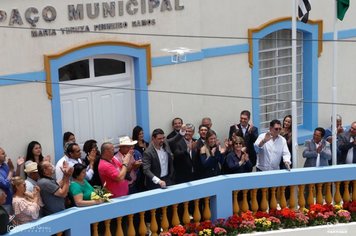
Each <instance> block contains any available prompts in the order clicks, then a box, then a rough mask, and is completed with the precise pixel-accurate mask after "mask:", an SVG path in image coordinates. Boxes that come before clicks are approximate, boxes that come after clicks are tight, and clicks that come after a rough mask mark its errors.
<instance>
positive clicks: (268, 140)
mask: <svg viewBox="0 0 356 236" xmlns="http://www.w3.org/2000/svg"><path fill="white" fill-rule="evenodd" d="M281 130H282V126H281V122H280V121H279V120H272V121H271V122H270V126H269V131H268V132H266V133H263V134H260V135H259V136H258V138H257V140H256V141H255V150H256V153H257V164H256V170H257V171H268V170H279V169H280V167H279V164H280V162H281V160H282V158H283V162H284V164H285V165H286V167H287V169H289V166H290V164H291V156H290V152H289V150H288V146H287V141H286V140H285V138H283V137H282V136H281V135H280V133H281Z"/></svg>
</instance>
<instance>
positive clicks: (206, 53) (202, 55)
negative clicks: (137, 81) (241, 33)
mask: <svg viewBox="0 0 356 236" xmlns="http://www.w3.org/2000/svg"><path fill="white" fill-rule="evenodd" d="M248 50H249V49H248V44H241V45H231V46H223V47H216V48H206V49H202V50H201V51H200V52H193V53H188V54H186V61H184V62H180V63H187V62H193V61H201V60H204V59H206V58H211V57H222V56H228V55H235V54H241V53H248ZM175 64H176V63H174V62H172V57H171V56H163V57H155V58H153V59H152V67H159V66H166V65H175Z"/></svg>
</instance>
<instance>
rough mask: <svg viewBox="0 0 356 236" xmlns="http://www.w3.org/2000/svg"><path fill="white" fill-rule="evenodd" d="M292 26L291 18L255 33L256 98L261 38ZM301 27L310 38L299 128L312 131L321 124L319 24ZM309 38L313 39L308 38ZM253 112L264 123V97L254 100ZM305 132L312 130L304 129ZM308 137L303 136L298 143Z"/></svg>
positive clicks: (254, 94)
mask: <svg viewBox="0 0 356 236" xmlns="http://www.w3.org/2000/svg"><path fill="white" fill-rule="evenodd" d="M283 29H291V21H290V20H285V21H279V22H276V23H275V24H272V25H269V26H267V27H265V28H263V29H261V30H260V31H258V32H254V33H253V34H252V38H253V40H252V43H253V59H252V60H253V67H252V71H251V77H252V97H254V98H259V97H260V92H259V88H260V87H259V77H260V75H259V39H262V38H264V37H265V36H267V35H268V34H271V33H273V32H275V31H279V30H283ZM297 30H299V31H302V32H303V33H304V34H303V35H304V38H305V39H307V40H306V41H304V44H303V75H304V80H303V97H304V100H305V101H313V103H311V102H305V103H304V104H303V107H304V111H303V114H304V116H303V121H304V122H303V124H302V125H300V126H299V127H298V130H301V131H302V130H305V131H312V130H313V129H314V127H317V124H318V104H317V103H315V102H317V101H318V41H317V40H318V25H310V24H303V23H301V22H297ZM308 39H309V40H308ZM252 114H253V121H254V123H255V124H259V123H260V100H259V99H254V100H253V101H252ZM304 133H305V134H306V133H308V132H304ZM306 138H308V137H304V136H303V137H300V138H299V139H298V143H299V144H301V142H302V141H303V140H305V139H306Z"/></svg>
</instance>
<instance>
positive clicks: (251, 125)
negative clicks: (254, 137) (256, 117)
mask: <svg viewBox="0 0 356 236" xmlns="http://www.w3.org/2000/svg"><path fill="white" fill-rule="evenodd" d="M249 125H250V127H249V128H248V132H249V133H250V134H251V133H252V129H253V123H252V121H250V123H249Z"/></svg>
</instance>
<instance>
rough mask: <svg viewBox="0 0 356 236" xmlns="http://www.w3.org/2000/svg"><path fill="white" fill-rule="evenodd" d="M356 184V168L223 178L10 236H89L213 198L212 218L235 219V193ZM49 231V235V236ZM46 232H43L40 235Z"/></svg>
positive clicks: (75, 211)
mask: <svg viewBox="0 0 356 236" xmlns="http://www.w3.org/2000/svg"><path fill="white" fill-rule="evenodd" d="M347 180H356V164H349V165H338V166H330V167H320V168H299V169H292V170H291V171H290V172H289V171H286V170H278V171H268V172H253V173H244V174H232V175H220V176H217V177H212V178H208V179H202V180H197V181H193V182H189V183H184V184H178V185H174V186H169V187H168V188H167V189H156V190H151V191H146V192H142V193H137V194H132V195H129V196H124V197H120V198H116V199H112V201H111V202H110V203H104V204H101V205H96V206H90V207H73V208H70V209H66V210H64V211H62V212H59V213H56V214H53V215H50V216H47V217H44V218H41V219H39V220H37V221H35V222H31V223H28V224H24V225H20V226H17V227H15V228H13V229H12V230H11V232H9V234H8V235H23V234H24V232H25V233H26V235H31V234H34V235H51V234H53V233H57V232H61V231H65V230H67V229H70V230H71V235H90V224H91V223H95V222H99V221H104V220H107V219H112V218H116V217H119V216H125V215H129V214H134V213H138V212H143V211H147V210H150V209H155V208H159V207H163V206H169V205H172V204H176V203H181V202H186V201H191V200H194V199H199V198H204V197H211V198H210V199H211V200H210V201H211V203H210V204H211V211H212V218H213V219H216V218H226V217H228V216H230V215H232V209H233V207H232V201H231V196H232V191H234V190H243V189H257V188H266V187H277V186H291V185H304V184H310V183H323V182H338V181H347ZM49 230H50V232H48V231H49ZM41 231H43V232H41Z"/></svg>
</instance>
